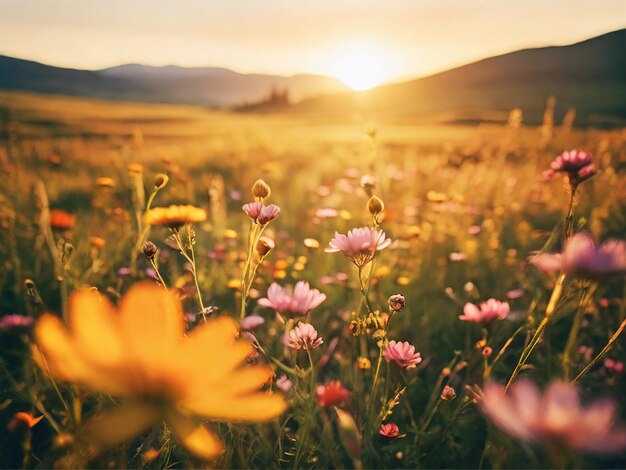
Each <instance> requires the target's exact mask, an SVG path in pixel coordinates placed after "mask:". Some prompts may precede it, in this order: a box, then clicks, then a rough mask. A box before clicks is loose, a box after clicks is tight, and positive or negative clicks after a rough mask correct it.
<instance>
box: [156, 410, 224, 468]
mask: <svg viewBox="0 0 626 470" xmlns="http://www.w3.org/2000/svg"><path fill="white" fill-rule="evenodd" d="M167 420H168V422H169V424H170V425H171V426H172V431H174V435H175V436H176V439H177V440H178V442H180V443H181V444H182V445H183V446H184V447H185V448H186V449H187V450H188V451H189V452H191V453H192V454H193V455H195V456H196V457H198V458H200V459H203V460H210V459H214V458H215V457H217V456H218V455H219V454H220V453H221V452H222V450H223V449H224V444H223V443H222V441H221V440H220V439H219V438H218V437H217V436H216V435H215V434H214V433H213V432H211V431H209V430H208V429H207V428H206V426H203V425H202V424H199V423H198V422H197V421H196V420H195V419H193V418H191V417H190V416H186V415H183V414H182V413H179V412H176V411H174V412H171V413H169V414H168V416H167Z"/></svg>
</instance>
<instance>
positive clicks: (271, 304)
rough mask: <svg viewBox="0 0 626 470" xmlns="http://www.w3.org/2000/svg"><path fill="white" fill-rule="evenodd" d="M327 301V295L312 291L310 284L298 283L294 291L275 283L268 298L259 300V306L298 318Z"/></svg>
mask: <svg viewBox="0 0 626 470" xmlns="http://www.w3.org/2000/svg"><path fill="white" fill-rule="evenodd" d="M324 300H326V294H322V293H321V292H320V291H319V290H317V289H311V287H310V286H309V283H308V282H304V281H298V282H297V283H296V286H295V287H294V288H293V291H292V290H291V289H290V288H289V287H281V286H279V285H278V284H276V283H275V282H273V283H272V285H270V287H269V288H268V289H267V297H264V298H262V299H259V304H260V305H262V306H264V307H267V308H271V309H273V310H275V311H276V312H278V313H281V314H286V315H291V316H298V315H306V314H307V313H308V312H310V311H311V310H313V309H314V308H315V307H318V306H319V305H320V304H321V303H322V302H324Z"/></svg>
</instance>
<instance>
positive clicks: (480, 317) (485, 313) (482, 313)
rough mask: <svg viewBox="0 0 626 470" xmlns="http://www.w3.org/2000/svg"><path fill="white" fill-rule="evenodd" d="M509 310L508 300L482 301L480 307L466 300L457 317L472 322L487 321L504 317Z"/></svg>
mask: <svg viewBox="0 0 626 470" xmlns="http://www.w3.org/2000/svg"><path fill="white" fill-rule="evenodd" d="M510 310H511V308H510V307H509V303H508V302H500V301H498V300H496V299H489V300H487V302H482V303H481V304H480V308H478V306H477V305H474V304H472V303H469V302H468V303H466V304H465V306H464V307H463V315H460V316H459V318H460V319H461V320H463V321H469V322H473V323H487V322H492V321H494V320H502V319H504V318H506V317H507V315H508V314H509V311H510Z"/></svg>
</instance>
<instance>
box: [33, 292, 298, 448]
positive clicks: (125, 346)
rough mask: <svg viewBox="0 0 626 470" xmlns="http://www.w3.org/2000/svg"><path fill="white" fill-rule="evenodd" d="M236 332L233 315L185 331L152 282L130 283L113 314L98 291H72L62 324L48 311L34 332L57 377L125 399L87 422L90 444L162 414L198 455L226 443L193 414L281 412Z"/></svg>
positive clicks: (267, 371)
mask: <svg viewBox="0 0 626 470" xmlns="http://www.w3.org/2000/svg"><path fill="white" fill-rule="evenodd" d="M237 333H238V331H237V324H236V322H235V321H234V320H233V319H232V318H230V317H220V318H217V319H214V320H209V321H208V322H207V323H206V324H203V325H200V326H199V327H197V328H196V329H195V330H194V331H193V332H192V333H191V334H189V335H185V329H184V318H183V312H182V309H181V305H180V302H178V301H177V300H175V299H174V297H172V296H171V294H169V293H168V292H167V291H166V290H164V289H163V288H160V287H157V286H154V285H152V284H138V285H137V286H135V287H133V288H132V289H131V290H130V291H129V292H128V293H127V294H126V295H125V296H124V298H123V299H122V300H121V303H120V306H119V309H118V311H117V312H116V311H115V309H114V308H113V307H112V306H111V304H110V303H109V302H108V300H107V299H105V298H103V297H101V296H100V295H99V294H98V293H96V292H93V291H85V290H84V291H79V292H78V293H76V294H74V295H73V296H72V298H71V301H70V312H69V329H68V328H67V327H66V325H64V324H63V322H62V321H61V320H60V319H59V318H58V317H56V316H54V315H51V314H45V315H44V316H42V318H41V319H40V320H39V322H38V323H37V326H36V328H35V337H36V340H37V343H38V345H39V348H40V352H41V353H43V355H44V356H45V358H46V362H47V365H48V366H49V368H50V370H51V372H52V374H53V375H54V376H56V377H58V378H60V379H64V380H66V381H69V382H73V383H76V384H79V385H83V386H85V387H87V388H90V389H92V390H94V391H100V392H104V393H108V394H110V395H113V396H118V397H124V398H125V399H126V400H125V403H124V404H123V405H122V406H120V407H119V408H116V409H114V410H112V411H110V412H108V413H104V414H103V415H100V416H98V417H96V418H95V419H94V420H92V422H91V423H90V425H88V426H87V428H86V430H85V432H86V437H87V439H88V440H89V441H90V442H91V443H92V445H94V446H95V448H96V449H97V450H100V449H103V448H105V447H112V446H116V445H119V444H121V443H123V442H125V441H128V440H129V439H131V438H133V437H134V436H136V435H137V434H140V433H142V432H144V431H147V430H148V429H150V428H151V427H152V426H153V425H154V424H155V423H157V422H159V421H160V420H161V419H165V420H166V421H167V422H168V423H169V425H170V426H171V429H172V431H173V432H174V435H175V436H176V437H177V439H178V440H179V441H180V443H181V444H182V445H183V446H185V447H186V448H187V449H188V450H189V451H190V452H191V453H193V454H194V455H196V456H198V457H200V458H203V459H211V458H214V457H215V456H217V455H218V454H219V453H220V452H221V451H222V448H223V444H222V442H221V440H220V439H219V438H218V437H217V436H216V435H215V434H214V433H213V432H211V431H209V430H208V429H207V428H206V427H205V426H203V425H202V424H201V422H200V419H199V418H200V417H206V418H209V419H212V420H224V421H244V422H266V421H270V420H272V419H274V418H276V417H277V416H279V415H280V414H282V413H283V411H284V410H285V408H286V403H285V400H284V397H283V396H282V395H280V394H273V395H270V394H268V393H266V392H261V391H260V390H259V389H260V388H261V387H263V386H264V384H266V383H267V382H268V380H269V379H270V377H271V376H272V375H273V372H272V369H271V368H270V367H268V366H264V365H263V366H251V367H241V364H242V362H243V361H245V358H246V357H247V356H248V354H249V353H250V351H251V350H252V347H251V345H250V343H249V342H247V341H244V340H240V339H237V338H236V337H237ZM35 352H36V355H39V354H40V352H39V351H35ZM40 360H41V358H40Z"/></svg>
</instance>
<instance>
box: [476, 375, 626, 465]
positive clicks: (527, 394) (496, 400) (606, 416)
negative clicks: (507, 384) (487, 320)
mask: <svg viewBox="0 0 626 470" xmlns="http://www.w3.org/2000/svg"><path fill="white" fill-rule="evenodd" d="M480 405H481V408H482V409H483V412H484V413H485V414H486V415H487V416H488V417H489V418H490V419H491V420H492V421H493V422H494V423H495V424H496V425H497V426H499V427H500V428H502V429H503V430H504V431H506V432H507V433H509V434H511V435H512V436H514V437H517V438H519V439H521V440H523V441H529V442H535V443H537V444H545V445H550V444H552V445H555V444H556V445H560V446H566V447H569V448H571V449H575V450H577V451H579V452H582V453H586V454H612V453H619V452H621V451H623V450H624V449H626V428H623V427H618V426H616V425H615V423H614V421H615V418H616V409H615V404H614V403H613V402H610V401H599V402H596V403H593V404H591V405H590V406H588V407H583V406H581V404H580V401H579V396H578V390H577V389H576V388H575V387H574V386H573V385H570V384H568V383H566V382H562V381H554V382H552V383H551V384H550V386H549V387H548V389H547V390H546V392H545V393H544V394H543V395H542V394H541V392H540V391H539V389H538V387H537V386H536V385H535V384H533V383H532V382H530V381H529V380H526V379H522V380H519V381H517V382H515V383H514V384H513V385H512V387H511V389H510V391H509V393H508V394H506V395H505V393H504V387H503V386H501V385H498V384H494V383H490V384H487V386H486V387H485V390H484V393H483V396H482V399H481V401H480Z"/></svg>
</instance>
